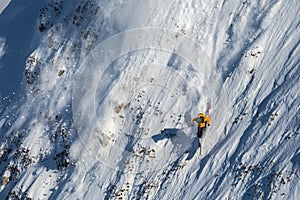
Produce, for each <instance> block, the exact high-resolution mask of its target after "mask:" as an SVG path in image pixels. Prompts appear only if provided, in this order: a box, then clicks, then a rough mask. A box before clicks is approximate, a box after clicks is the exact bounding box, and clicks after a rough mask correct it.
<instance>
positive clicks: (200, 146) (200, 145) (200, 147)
mask: <svg viewBox="0 0 300 200" xmlns="http://www.w3.org/2000/svg"><path fill="white" fill-rule="evenodd" d="M199 151H200V155H201V151H202V144H201V138H199Z"/></svg>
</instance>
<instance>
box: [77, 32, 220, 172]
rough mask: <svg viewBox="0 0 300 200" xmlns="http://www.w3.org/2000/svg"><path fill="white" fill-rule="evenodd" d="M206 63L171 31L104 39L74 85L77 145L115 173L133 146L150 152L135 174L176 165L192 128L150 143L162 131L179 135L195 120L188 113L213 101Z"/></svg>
mask: <svg viewBox="0 0 300 200" xmlns="http://www.w3.org/2000/svg"><path fill="white" fill-rule="evenodd" d="M118 45H119V48H117V49H112V46H118ZM198 53H200V54H202V55H205V56H203V58H199V56H198ZM166 58H167V60H166ZM209 62H210V59H209V57H208V56H207V55H206V53H205V52H204V51H203V50H202V49H201V48H200V47H199V46H197V45H195V43H193V41H192V40H191V39H190V38H188V37H186V36H184V35H182V34H180V33H178V32H175V31H170V30H164V29H160V28H143V29H134V30H130V31H126V32H123V33H120V34H118V35H115V36H113V37H110V38H109V39H107V40H105V41H104V42H103V43H101V44H100V45H99V46H97V47H96V48H95V49H94V50H93V51H92V52H91V53H90V54H89V55H88V57H87V58H86V60H85V61H84V62H83V64H82V65H81V67H80V69H79V72H78V73H77V74H76V78H75V81H74V85H75V86H74V89H73V116H74V122H75V125H76V128H77V130H78V132H79V137H80V139H81V140H82V142H83V144H84V145H85V146H86V148H87V149H88V150H89V151H91V153H92V154H93V155H94V156H95V157H96V158H97V159H98V160H99V161H100V162H102V163H103V164H105V165H107V166H109V167H113V168H118V167H121V168H122V167H123V165H124V164H125V163H124V162H125V161H126V160H128V159H130V157H132V156H133V155H134V149H135V148H138V145H145V146H146V147H147V148H148V149H149V148H152V151H155V153H154V152H153V156H152V158H151V159H149V160H147V162H145V163H142V164H141V166H138V168H137V172H138V171H144V170H146V168H147V171H149V170H156V169H162V168H163V167H165V166H167V165H168V163H169V162H174V161H175V160H176V159H177V158H178V156H181V155H182V154H184V153H186V152H187V151H188V150H189V149H190V148H191V144H192V137H193V136H192V135H193V133H192V132H191V130H190V129H189V130H188V131H187V133H185V132H178V134H179V136H178V137H179V138H180V137H184V136H180V135H185V134H188V136H185V138H182V139H179V138H177V139H176V141H173V142H172V143H170V142H169V143H170V144H169V143H168V141H169V140H170V139H165V141H164V142H160V143H158V144H157V141H155V140H153V139H152V137H153V136H154V135H159V134H161V130H163V129H164V128H166V127H172V128H178V130H181V128H182V127H183V126H186V125H187V124H189V119H190V117H191V114H194V115H196V114H197V113H195V112H194V111H193V109H195V108H196V109H195V110H197V108H198V109H199V110H200V109H203V108H204V109H205V108H206V104H207V103H211V97H210V91H209V88H208V85H207V81H206V80H205V78H206V77H207V74H204V73H203V72H204V71H206V66H210V65H211V64H210V63H209ZM206 73H209V72H208V71H206ZM216 81H217V80H216ZM195 85H196V87H195ZM193 112H194V113H193ZM172 140H173V139H172ZM162 146H163V147H164V148H162ZM149 153H150V152H149ZM154 154H155V156H154ZM111 155H114V159H110V156H111ZM166 155H170V156H166Z"/></svg>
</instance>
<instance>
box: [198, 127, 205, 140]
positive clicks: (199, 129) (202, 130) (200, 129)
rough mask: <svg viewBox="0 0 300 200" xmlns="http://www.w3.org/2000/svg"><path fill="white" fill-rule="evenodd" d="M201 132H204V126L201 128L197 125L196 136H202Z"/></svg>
mask: <svg viewBox="0 0 300 200" xmlns="http://www.w3.org/2000/svg"><path fill="white" fill-rule="evenodd" d="M203 132H204V128H201V127H200V126H198V133H197V135H198V138H202V136H203Z"/></svg>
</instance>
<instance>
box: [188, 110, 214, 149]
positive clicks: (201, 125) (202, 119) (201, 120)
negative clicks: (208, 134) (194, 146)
mask: <svg viewBox="0 0 300 200" xmlns="http://www.w3.org/2000/svg"><path fill="white" fill-rule="evenodd" d="M194 122H197V123H198V133H197V135H198V137H199V146H200V147H201V139H202V136H203V133H204V130H205V129H206V126H210V117H209V116H207V115H205V114H204V113H199V114H198V116H197V117H195V118H191V125H192V126H193V125H194Z"/></svg>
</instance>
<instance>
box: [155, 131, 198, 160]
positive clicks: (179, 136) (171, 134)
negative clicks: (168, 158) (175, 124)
mask: <svg viewBox="0 0 300 200" xmlns="http://www.w3.org/2000/svg"><path fill="white" fill-rule="evenodd" d="M152 139H153V140H154V142H158V141H160V140H164V139H166V140H170V141H171V142H172V143H173V145H174V146H179V147H180V149H179V152H180V153H181V154H182V155H183V154H184V153H188V156H187V158H186V159H187V160H191V159H192V158H193V157H194V155H195V154H196V152H197V150H198V147H199V139H198V137H194V138H191V137H190V136H187V135H186V133H185V132H183V130H182V129H177V128H165V129H163V130H162V131H161V132H160V133H159V134H157V135H153V136H152Z"/></svg>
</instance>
